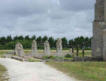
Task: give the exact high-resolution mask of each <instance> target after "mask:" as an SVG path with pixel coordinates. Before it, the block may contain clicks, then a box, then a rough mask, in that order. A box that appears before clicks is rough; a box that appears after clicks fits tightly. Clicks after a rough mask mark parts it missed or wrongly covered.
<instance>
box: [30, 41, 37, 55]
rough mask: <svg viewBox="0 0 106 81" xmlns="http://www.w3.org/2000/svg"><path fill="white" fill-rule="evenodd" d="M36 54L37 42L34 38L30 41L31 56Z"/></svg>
mask: <svg viewBox="0 0 106 81" xmlns="http://www.w3.org/2000/svg"><path fill="white" fill-rule="evenodd" d="M37 54H38V50H37V42H36V40H33V41H32V54H31V55H32V56H36V55H37Z"/></svg>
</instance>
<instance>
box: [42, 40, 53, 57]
mask: <svg viewBox="0 0 106 81" xmlns="http://www.w3.org/2000/svg"><path fill="white" fill-rule="evenodd" d="M44 54H45V56H50V55H51V52H50V45H49V42H48V41H45V43H44Z"/></svg>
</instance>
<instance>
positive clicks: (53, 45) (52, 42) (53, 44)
mask: <svg viewBox="0 0 106 81" xmlns="http://www.w3.org/2000/svg"><path fill="white" fill-rule="evenodd" d="M48 41H49V43H50V47H51V48H54V47H55V40H54V38H53V37H49V40H48Z"/></svg>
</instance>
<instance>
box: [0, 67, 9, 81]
mask: <svg viewBox="0 0 106 81" xmlns="http://www.w3.org/2000/svg"><path fill="white" fill-rule="evenodd" d="M5 72H6V68H5V67H3V66H2V65H0V81H7V79H6V78H5V77H4V76H3V75H4V73H5Z"/></svg>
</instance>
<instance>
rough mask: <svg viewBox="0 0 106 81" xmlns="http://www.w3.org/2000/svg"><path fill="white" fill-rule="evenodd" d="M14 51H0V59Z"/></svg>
mask: <svg viewBox="0 0 106 81" xmlns="http://www.w3.org/2000/svg"><path fill="white" fill-rule="evenodd" d="M11 51H12V50H0V57H2V56H3V55H4V54H7V53H8V52H11Z"/></svg>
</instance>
